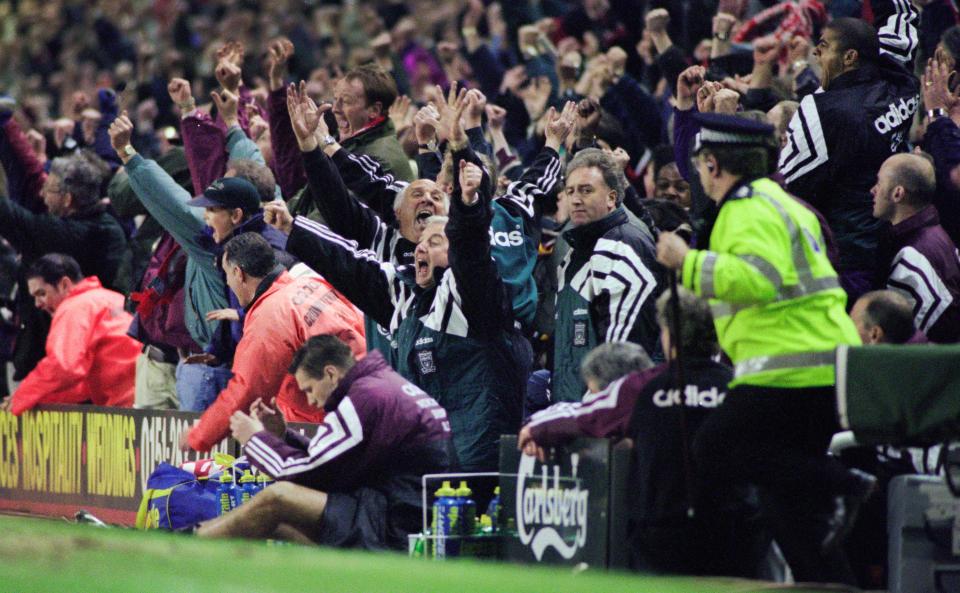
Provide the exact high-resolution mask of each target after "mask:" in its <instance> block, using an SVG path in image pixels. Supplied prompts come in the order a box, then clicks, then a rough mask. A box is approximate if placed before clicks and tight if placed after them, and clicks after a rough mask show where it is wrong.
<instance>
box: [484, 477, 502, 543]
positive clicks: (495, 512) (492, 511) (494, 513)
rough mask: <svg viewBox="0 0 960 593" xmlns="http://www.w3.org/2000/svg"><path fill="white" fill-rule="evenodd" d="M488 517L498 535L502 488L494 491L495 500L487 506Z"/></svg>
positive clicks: (498, 487) (491, 500)
mask: <svg viewBox="0 0 960 593" xmlns="http://www.w3.org/2000/svg"><path fill="white" fill-rule="evenodd" d="M487 516H488V517H490V524H491V528H492V530H493V532H494V533H496V532H497V529H498V527H499V521H498V519H499V518H500V486H497V487H496V488H494V489H493V498H491V499H490V504H488V505H487Z"/></svg>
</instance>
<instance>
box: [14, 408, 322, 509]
mask: <svg viewBox="0 0 960 593" xmlns="http://www.w3.org/2000/svg"><path fill="white" fill-rule="evenodd" d="M199 417H200V414H197V413H193V412H179V411H172V410H163V411H155V410H136V409H132V408H111V407H100V406H74V405H42V406H38V407H36V408H34V409H32V410H30V411H28V412H25V413H23V414H22V415H20V416H19V417H18V416H14V415H12V414H10V413H7V412H0V512H7V513H29V514H32V515H46V516H53V517H73V516H74V514H76V512H77V511H79V510H80V509H86V510H88V511H90V512H91V513H93V514H94V515H96V516H97V517H99V518H101V519H103V520H104V521H107V522H109V523H116V524H121V525H130V526H132V525H133V524H134V522H135V520H136V515H137V509H138V508H139V506H140V499H141V498H142V496H143V491H144V489H145V488H146V483H147V478H148V477H149V476H150V473H151V472H152V471H153V470H154V468H156V467H157V465H158V464H159V463H161V462H167V463H170V464H172V465H177V466H178V465H180V464H181V463H183V462H185V461H193V460H197V459H207V458H211V457H213V455H214V453H228V454H230V455H234V456H237V455H239V451H240V447H239V444H238V443H237V442H236V441H234V440H233V439H230V438H227V439H224V440H223V441H221V442H220V443H218V444H217V445H216V446H215V447H214V449H213V451H212V452H209V453H197V452H195V451H189V452H183V451H181V450H180V447H179V443H180V438H181V436H182V435H183V434H184V433H185V432H187V431H188V430H190V427H191V426H192V425H193V423H194V422H195V421H196V420H197V418H199ZM290 426H292V427H293V428H297V429H299V430H301V431H302V432H305V433H309V434H312V432H313V430H315V428H313V427H312V426H310V425H302V424H291V425H290Z"/></svg>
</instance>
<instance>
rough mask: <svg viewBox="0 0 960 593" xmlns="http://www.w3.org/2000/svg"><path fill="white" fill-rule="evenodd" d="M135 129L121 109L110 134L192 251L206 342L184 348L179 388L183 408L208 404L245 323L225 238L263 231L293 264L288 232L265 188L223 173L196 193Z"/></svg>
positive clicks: (139, 184)
mask: <svg viewBox="0 0 960 593" xmlns="http://www.w3.org/2000/svg"><path fill="white" fill-rule="evenodd" d="M132 132H133V124H132V123H131V122H130V120H129V118H127V117H126V116H122V117H119V118H117V119H116V120H115V121H114V122H113V124H111V126H110V130H109V133H110V142H111V144H112V146H113V148H114V150H116V151H117V154H118V155H119V156H120V159H121V160H122V161H123V164H124V169H125V170H126V172H127V175H128V176H129V179H130V187H131V188H132V189H133V191H134V193H136V195H137V197H138V198H139V199H140V201H141V202H142V203H143V205H144V207H145V208H146V209H147V211H148V212H149V213H150V215H151V216H153V218H154V219H156V221H157V222H159V223H160V225H161V226H163V228H164V229H165V230H166V231H167V232H169V233H170V234H171V235H172V236H173V238H174V239H175V240H176V242H177V243H178V244H179V245H180V246H181V247H182V248H183V250H184V252H185V253H186V254H187V266H186V274H185V282H184V291H185V293H186V303H185V307H184V309H185V311H184V318H185V322H186V325H187V328H188V329H189V330H190V335H191V336H192V337H193V338H194V340H195V341H196V342H197V344H198V345H199V348H198V351H192V350H187V349H181V350H180V352H179V354H180V362H179V363H178V364H177V371H176V377H177V395H178V397H179V398H180V409H181V410H188V411H193V412H202V411H203V410H205V409H206V408H207V407H208V406H209V405H210V404H211V403H212V402H213V400H214V399H216V397H217V394H219V393H220V391H221V390H222V389H223V388H224V387H225V386H226V384H227V382H228V381H229V380H230V377H231V372H230V365H231V363H232V359H233V352H234V350H235V349H236V344H237V342H239V341H240V337H241V335H242V329H243V322H242V317H241V312H242V310H241V308H240V305H239V303H238V302H237V300H236V297H235V296H234V295H233V294H232V293H230V291H229V290H228V289H227V285H226V282H225V279H224V275H223V270H222V269H220V267H219V265H218V264H217V260H218V259H219V257H220V253H221V251H222V248H221V245H222V244H223V243H224V242H226V241H227V240H228V239H230V238H231V237H233V236H236V235H240V234H243V233H247V232H255V233H257V234H259V235H261V236H262V237H263V238H264V239H266V240H267V242H268V243H269V244H270V245H271V247H273V248H274V251H275V253H277V255H278V257H279V259H280V261H281V262H282V263H284V264H285V265H287V267H289V264H290V263H291V262H292V258H291V256H289V255H288V254H286V252H285V251H284V248H285V247H286V236H285V235H283V234H282V233H280V232H279V231H277V230H276V229H274V228H273V227H271V226H269V225H267V224H265V223H264V221H263V212H262V211H261V209H260V198H259V194H258V193H257V190H256V188H255V186H254V185H253V184H252V183H251V182H250V181H248V180H246V179H244V178H241V177H225V178H220V179H217V180H215V181H214V182H213V183H211V184H210V186H209V187H207V189H206V190H204V192H203V194H202V195H201V196H199V197H197V198H196V199H192V196H191V195H190V193H189V192H188V191H187V190H185V189H183V188H182V187H181V186H179V185H178V184H177V183H176V181H174V180H173V178H171V177H170V175H168V174H167V173H166V171H164V170H163V169H162V168H160V166H159V165H157V163H156V162H154V161H152V160H149V159H145V158H143V157H142V156H141V155H139V154H138V153H137V151H136V150H135V149H134V148H133V147H132V146H131V145H130V136H131V134H132ZM200 208H203V210H202V211H201V210H200Z"/></svg>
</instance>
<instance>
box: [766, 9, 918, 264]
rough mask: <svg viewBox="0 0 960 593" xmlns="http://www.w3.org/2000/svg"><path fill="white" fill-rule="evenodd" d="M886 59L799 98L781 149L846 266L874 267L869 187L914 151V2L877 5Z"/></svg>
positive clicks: (783, 164) (784, 164) (793, 185)
mask: <svg viewBox="0 0 960 593" xmlns="http://www.w3.org/2000/svg"><path fill="white" fill-rule="evenodd" d="M873 7H874V11H875V14H876V19H875V23H876V25H877V29H878V38H879V41H880V59H879V62H878V63H877V64H876V65H873V64H868V65H863V66H861V67H860V68H858V69H856V70H853V71H850V72H846V73H844V74H841V75H840V76H838V77H837V78H835V79H834V80H833V81H831V82H830V85H829V90H826V91H824V90H822V89H820V90H819V91H818V92H816V93H814V94H812V95H807V96H806V97H804V98H803V99H802V100H801V102H800V107H799V109H798V110H797V113H796V115H794V117H793V119H792V120H791V121H790V125H789V128H788V130H787V135H788V136H787V144H786V146H785V147H784V148H783V150H782V151H781V153H780V163H779V168H780V173H781V174H782V175H783V177H784V180H785V181H786V183H787V189H788V190H789V191H790V193H792V194H794V195H796V196H798V197H800V198H802V199H804V200H805V201H807V202H809V203H810V204H811V205H812V206H813V207H814V208H816V209H817V210H819V211H820V212H821V213H823V215H824V217H825V218H826V219H827V223H828V224H829V225H830V228H831V230H832V231H833V234H834V236H835V237H836V239H837V243H838V246H839V249H840V270H841V271H846V270H863V271H873V270H875V269H876V266H877V263H878V262H876V261H875V260H876V249H877V245H878V242H879V237H880V229H881V228H882V224H883V223H882V222H881V221H879V220H877V219H875V218H873V206H872V204H873V200H872V197H871V195H870V188H871V187H873V185H874V184H875V183H876V177H877V171H879V169H880V165H882V164H883V161H885V160H886V159H887V158H888V157H889V156H890V155H891V154H894V153H897V152H904V151H905V150H907V140H908V132H909V129H910V125H911V122H912V121H913V115H914V113H916V111H917V110H918V109H921V108H922V106H921V102H920V96H919V89H920V87H919V82H918V80H917V78H916V76H914V74H913V72H912V65H911V63H912V60H913V55H914V52H915V51H916V48H917V44H918V39H917V29H916V26H915V23H916V21H917V19H918V13H917V10H916V8H914V7H913V5H912V4H911V3H910V0H877V1H875V2H874V3H873Z"/></svg>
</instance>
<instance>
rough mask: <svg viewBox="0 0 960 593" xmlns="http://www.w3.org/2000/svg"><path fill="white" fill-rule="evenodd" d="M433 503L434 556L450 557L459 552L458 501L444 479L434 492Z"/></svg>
mask: <svg viewBox="0 0 960 593" xmlns="http://www.w3.org/2000/svg"><path fill="white" fill-rule="evenodd" d="M434 494H435V496H436V497H437V499H436V501H435V502H434V503H433V534H434V537H435V538H436V539H435V540H434V546H433V556H434V558H452V557H455V556H458V555H459V554H460V539H459V535H460V533H459V532H460V502H459V500H458V498H457V491H456V490H454V489H453V488H452V487H451V486H450V482H449V481H445V482H444V483H443V486H442V487H441V488H440V489H439V490H437V491H436V492H435V493H434Z"/></svg>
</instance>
